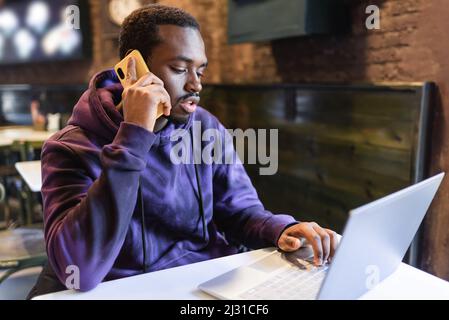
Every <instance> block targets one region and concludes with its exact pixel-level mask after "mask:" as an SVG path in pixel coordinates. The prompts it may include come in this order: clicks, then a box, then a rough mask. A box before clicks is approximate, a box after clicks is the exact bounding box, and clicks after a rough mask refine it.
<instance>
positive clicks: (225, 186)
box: [213, 127, 297, 248]
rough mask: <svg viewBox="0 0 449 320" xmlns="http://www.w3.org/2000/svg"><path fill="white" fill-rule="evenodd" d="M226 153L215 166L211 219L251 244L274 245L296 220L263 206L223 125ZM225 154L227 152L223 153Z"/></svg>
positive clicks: (232, 237) (236, 239)
mask: <svg viewBox="0 0 449 320" xmlns="http://www.w3.org/2000/svg"><path fill="white" fill-rule="evenodd" d="M221 130H222V132H223V131H224V133H223V134H224V136H225V137H226V138H225V142H224V147H225V149H224V150H225V151H224V154H225V155H229V154H232V158H231V159H232V160H233V161H232V163H231V164H226V163H229V162H230V161H225V159H223V160H222V164H218V165H215V169H214V178H213V179H214V181H213V183H214V221H215V223H216V224H217V226H218V228H220V229H221V230H223V231H224V232H225V234H226V236H227V237H228V238H230V239H231V240H233V241H236V242H238V243H243V244H244V245H245V246H247V247H250V248H262V247H268V246H277V240H278V239H279V237H280V235H281V233H282V232H283V231H284V229H285V228H287V227H288V226H290V225H292V224H295V223H297V222H296V220H295V219H294V218H293V217H292V216H289V215H284V214H273V213H271V212H269V211H267V210H265V209H264V207H263V205H262V203H261V201H260V200H259V197H258V195H257V192H256V190H255V188H254V187H253V185H252V183H251V180H250V178H249V177H248V174H247V173H246V171H245V168H244V167H243V165H242V163H241V161H240V159H239V158H238V156H237V153H236V152H235V149H234V146H233V144H232V138H230V135H229V133H228V132H227V130H226V129H224V127H221ZM226 157H228V156H226Z"/></svg>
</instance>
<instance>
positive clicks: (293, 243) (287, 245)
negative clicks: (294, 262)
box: [279, 236, 301, 251]
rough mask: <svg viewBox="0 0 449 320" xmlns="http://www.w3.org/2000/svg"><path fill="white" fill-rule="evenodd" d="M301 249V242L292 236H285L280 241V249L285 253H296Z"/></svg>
mask: <svg viewBox="0 0 449 320" xmlns="http://www.w3.org/2000/svg"><path fill="white" fill-rule="evenodd" d="M300 247H301V241H300V240H299V239H298V238H295V237H292V236H284V237H282V238H281V239H280V241H279V248H280V249H282V250H284V251H295V250H298V249H299V248H300Z"/></svg>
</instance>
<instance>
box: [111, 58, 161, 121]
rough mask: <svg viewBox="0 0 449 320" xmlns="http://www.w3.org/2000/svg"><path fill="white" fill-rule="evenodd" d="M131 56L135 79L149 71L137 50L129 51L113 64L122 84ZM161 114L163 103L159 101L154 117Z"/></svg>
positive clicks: (123, 83) (124, 80)
mask: <svg viewBox="0 0 449 320" xmlns="http://www.w3.org/2000/svg"><path fill="white" fill-rule="evenodd" d="M131 57H133V58H134V61H135V66H136V75H137V79H140V78H141V77H143V76H144V75H145V74H147V73H148V72H150V70H149V69H148V66H147V64H146V63H145V60H144V59H143V57H142V55H141V54H140V52H139V50H133V51H131V52H130V53H128V54H127V55H126V56H125V57H124V58H123V59H122V60H121V61H120V62H119V63H117V64H116V65H115V66H114V70H115V73H117V76H118V78H119V80H120V82H121V83H122V85H123V86H125V85H126V75H127V74H128V60H129V58H131ZM120 103H122V102H120ZM163 114H164V113H163V105H162V103H160V104H159V106H158V110H157V116H156V118H159V117H160V116H162V115H163Z"/></svg>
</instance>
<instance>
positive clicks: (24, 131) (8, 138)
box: [0, 127, 54, 147]
mask: <svg viewBox="0 0 449 320" xmlns="http://www.w3.org/2000/svg"><path fill="white" fill-rule="evenodd" d="M53 134H54V132H50V131H37V130H34V129H33V128H31V127H12V128H0V146H2V147H4V146H11V145H13V144H14V142H44V141H45V140H47V139H48V138H50V136H52V135H53Z"/></svg>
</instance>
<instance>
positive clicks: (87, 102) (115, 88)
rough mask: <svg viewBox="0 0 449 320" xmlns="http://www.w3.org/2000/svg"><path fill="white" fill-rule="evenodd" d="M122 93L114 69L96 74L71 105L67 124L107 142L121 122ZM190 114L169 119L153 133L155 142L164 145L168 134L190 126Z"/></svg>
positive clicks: (112, 137)
mask: <svg viewBox="0 0 449 320" xmlns="http://www.w3.org/2000/svg"><path fill="white" fill-rule="evenodd" d="M122 93H123V86H122V84H121V83H120V81H119V79H118V77H117V75H116V73H115V71H114V70H113V69H109V70H105V71H102V72H99V73H97V74H96V75H94V76H93V77H92V79H91V80H90V82H89V88H88V89H87V91H86V92H84V94H83V95H82V96H81V98H80V100H79V101H78V103H77V104H76V105H75V107H74V108H73V113H72V116H71V117H70V119H69V121H68V123H67V124H69V125H74V126H78V127H80V128H82V129H83V130H85V131H88V132H91V133H94V134H95V135H96V136H100V137H101V138H102V139H104V140H106V141H107V142H108V143H109V142H111V141H112V140H113V139H114V137H115V135H116V134H117V131H118V129H119V127H120V123H121V122H123V121H124V118H123V115H122V114H121V113H120V112H119V111H118V110H117V107H116V106H117V105H118V104H119V103H120V101H121V98H122ZM192 118H193V117H192V115H191V116H190V117H189V120H188V121H187V122H186V123H182V124H179V123H175V122H173V121H171V120H169V121H168V123H167V124H166V126H165V127H164V128H163V129H162V130H160V131H158V132H155V135H156V141H155V144H154V145H156V146H157V145H159V144H166V143H168V142H169V141H170V133H171V132H172V131H173V130H176V129H189V128H190V127H191V125H192Z"/></svg>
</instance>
